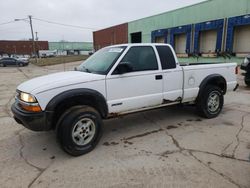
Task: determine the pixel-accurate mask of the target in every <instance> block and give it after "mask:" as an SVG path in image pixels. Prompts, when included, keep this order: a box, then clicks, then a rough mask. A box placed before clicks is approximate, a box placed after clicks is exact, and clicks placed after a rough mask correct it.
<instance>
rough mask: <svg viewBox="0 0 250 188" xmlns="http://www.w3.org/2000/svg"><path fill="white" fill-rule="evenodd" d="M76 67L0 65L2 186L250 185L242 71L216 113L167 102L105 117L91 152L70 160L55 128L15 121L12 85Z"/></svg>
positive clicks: (249, 125)
mask: <svg viewBox="0 0 250 188" xmlns="http://www.w3.org/2000/svg"><path fill="white" fill-rule="evenodd" d="M78 64H79V62H76V63H69V64H65V65H55V66H49V67H37V66H34V65H29V66H28V67H22V68H16V67H3V68H0V129H1V131H0V169H1V170H0V185H1V187H152V186H154V187H250V89H248V88H246V87H245V86H244V83H243V77H241V76H239V77H238V80H239V83H240V88H239V90H238V91H236V92H233V93H229V94H228V95H227V96H226V97H225V106H224V110H223V111H222V114H221V115H220V116H219V117H218V118H216V119H210V120H207V119H202V118H200V117H198V116H197V115H196V113H195V108H194V107H192V106H174V107H168V108H162V109H157V110H152V111H147V112H143V113H138V114H133V115H128V116H125V117H120V118H117V119H111V120H107V121H105V123H104V128H103V129H104V134H103V137H102V139H101V141H100V143H99V144H98V146H97V147H96V149H95V150H94V151H92V152H91V153H89V154H87V155H84V156H81V157H77V158H74V157H71V156H69V155H67V154H65V153H64V152H63V151H62V150H61V149H60V147H59V145H58V143H57V142H56V139H55V136H56V135H55V133H54V132H46V133H36V132H32V131H29V130H27V129H25V128H23V127H22V126H21V125H18V124H17V123H16V122H15V121H14V119H13V118H12V114H11V112H10V106H11V104H12V103H13V98H14V95H15V89H16V86H17V85H18V84H20V83H21V82H23V81H25V80H28V79H30V78H33V77H37V76H40V75H45V74H49V73H54V72H59V71H63V70H73V67H74V66H76V65H78Z"/></svg>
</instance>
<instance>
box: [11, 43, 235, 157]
mask: <svg viewBox="0 0 250 188" xmlns="http://www.w3.org/2000/svg"><path fill="white" fill-rule="evenodd" d="M236 67H237V65H236V63H218V64H212V63H211V64H194V65H191V64H190V65H189V64H186V65H183V66H181V65H180V64H179V63H178V60H177V57H176V55H175V52H174V50H173V48H172V47H171V46H170V45H167V44H124V45H116V46H110V47H106V48H103V49H101V50H99V51H98V52H96V53H95V54H93V55H92V56H91V57H90V58H89V59H87V60H86V61H85V62H83V63H82V64H81V65H80V66H79V67H77V68H76V69H75V71H69V72H61V73H56V74H51V75H47V76H43V77H38V78H35V79H32V80H29V81H27V82H24V83H22V84H21V85H19V86H18V88H17V95H16V101H15V103H14V104H13V105H12V112H13V114H14V118H15V120H16V121H17V122H18V123H20V124H22V125H23V126H25V127H27V128H28V129H31V130H33V131H49V130H52V129H54V130H56V132H57V135H58V138H59V141H60V143H61V146H62V148H63V149H64V150H65V151H66V152H67V153H69V154H71V155H74V156H78V155H82V154H84V153H87V152H89V151H91V150H93V149H94V147H95V146H96V144H97V143H98V141H99V139H100V137H101V133H102V119H107V118H111V117H117V116H119V115H123V114H128V113H133V112H138V111H143V110H149V109H153V108H159V107H165V106H169V105H174V104H180V103H194V104H196V106H197V109H198V113H199V115H201V116H202V117H205V118H214V117H216V116H218V115H219V113H220V112H221V110H222V108H223V103H224V95H225V94H226V93H227V92H228V91H232V90H234V89H236V88H237V82H236Z"/></svg>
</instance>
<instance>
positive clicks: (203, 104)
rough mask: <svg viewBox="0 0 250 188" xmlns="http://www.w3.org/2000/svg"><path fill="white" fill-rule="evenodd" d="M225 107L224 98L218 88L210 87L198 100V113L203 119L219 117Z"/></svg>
mask: <svg viewBox="0 0 250 188" xmlns="http://www.w3.org/2000/svg"><path fill="white" fill-rule="evenodd" d="M223 105H224V96H223V93H222V91H221V89H220V88H219V87H217V86H213V85H208V86H207V87H206V88H205V89H204V90H203V91H202V93H201V95H200V96H199V98H198V99H197V103H196V106H197V111H198V114H199V115H200V116H202V117H205V118H208V119H211V118H215V117H217V116H218V115H219V114H220V112H221V110H222V108H223Z"/></svg>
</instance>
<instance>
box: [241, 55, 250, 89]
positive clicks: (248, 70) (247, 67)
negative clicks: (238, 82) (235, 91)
mask: <svg viewBox="0 0 250 188" xmlns="http://www.w3.org/2000/svg"><path fill="white" fill-rule="evenodd" d="M241 69H242V70H244V71H245V73H243V75H244V76H245V79H244V80H245V83H246V85H247V86H250V55H248V56H247V57H246V58H245V59H244V61H243V63H242V64H241Z"/></svg>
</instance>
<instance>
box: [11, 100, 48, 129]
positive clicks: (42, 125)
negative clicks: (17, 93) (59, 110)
mask: <svg viewBox="0 0 250 188" xmlns="http://www.w3.org/2000/svg"><path fill="white" fill-rule="evenodd" d="M11 111H12V113H13V114H14V119H15V120H16V122H17V123H18V124H22V125H23V126H24V127H26V128H27V129H30V130H32V131H49V130H51V129H52V126H51V121H50V119H51V118H50V117H52V113H51V112H39V113H33V112H27V111H24V110H22V109H21V108H20V107H19V106H18V103H17V102H15V103H14V104H13V105H12V106H11Z"/></svg>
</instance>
